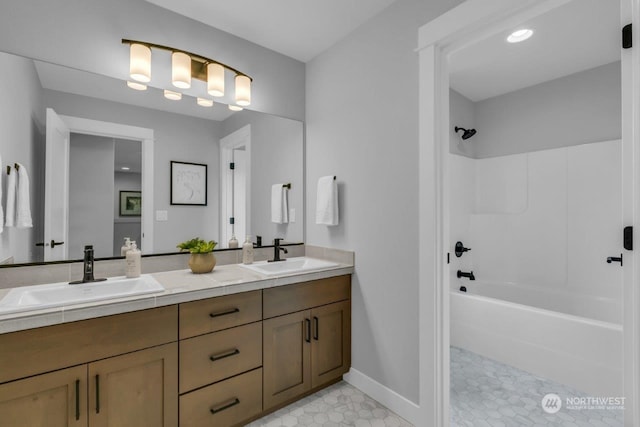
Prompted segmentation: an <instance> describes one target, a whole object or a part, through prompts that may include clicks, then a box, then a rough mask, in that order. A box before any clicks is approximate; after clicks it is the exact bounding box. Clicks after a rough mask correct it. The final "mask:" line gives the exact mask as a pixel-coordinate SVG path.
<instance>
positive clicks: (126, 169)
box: [120, 166, 131, 171]
mask: <svg viewBox="0 0 640 427" xmlns="http://www.w3.org/2000/svg"><path fill="white" fill-rule="evenodd" d="M120 169H122V170H123V171H128V170H129V169H131V168H128V167H126V166H122V167H121V168H120Z"/></svg>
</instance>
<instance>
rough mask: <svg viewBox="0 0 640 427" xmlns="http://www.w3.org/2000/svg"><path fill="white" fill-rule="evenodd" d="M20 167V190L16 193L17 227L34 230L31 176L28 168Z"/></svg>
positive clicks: (19, 165)
mask: <svg viewBox="0 0 640 427" xmlns="http://www.w3.org/2000/svg"><path fill="white" fill-rule="evenodd" d="M16 165H18V189H17V191H16V227H18V228H32V227H33V221H32V220H31V200H30V196H29V174H28V173H27V168H25V167H24V166H23V165H21V164H20V163H16Z"/></svg>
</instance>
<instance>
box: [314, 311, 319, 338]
mask: <svg viewBox="0 0 640 427" xmlns="http://www.w3.org/2000/svg"><path fill="white" fill-rule="evenodd" d="M313 323H314V324H315V328H314V329H313V339H314V340H316V341H318V338H319V337H320V331H319V329H320V320H318V318H317V317H316V316H313Z"/></svg>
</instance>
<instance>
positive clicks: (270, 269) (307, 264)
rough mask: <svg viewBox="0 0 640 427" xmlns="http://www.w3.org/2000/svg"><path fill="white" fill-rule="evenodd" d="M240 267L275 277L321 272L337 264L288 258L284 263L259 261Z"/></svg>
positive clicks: (309, 259) (313, 259)
mask: <svg viewBox="0 0 640 427" xmlns="http://www.w3.org/2000/svg"><path fill="white" fill-rule="evenodd" d="M240 266H241V267H244V268H248V269H249V270H253V271H256V272H258V273H261V274H264V275H267V276H275V275H279V274H295V273H305V272H308V271H316V270H323V269H325V268H331V267H336V266H338V263H335V262H331V261H325V260H322V259H316V258H307V257H298V258H288V259H287V260H286V261H281V262H267V261H259V262H254V263H253V264H248V265H245V264H240Z"/></svg>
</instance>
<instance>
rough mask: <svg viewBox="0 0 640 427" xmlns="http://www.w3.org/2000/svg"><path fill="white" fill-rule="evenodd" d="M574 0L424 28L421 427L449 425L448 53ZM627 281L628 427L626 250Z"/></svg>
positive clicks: (489, 7)
mask: <svg viewBox="0 0 640 427" xmlns="http://www.w3.org/2000/svg"><path fill="white" fill-rule="evenodd" d="M569 1H570V0H544V1H540V0H467V1H465V2H464V3H462V4H460V5H459V6H457V7H455V8H454V9H451V10H450V11H448V12H446V13H445V14H443V15H441V16H440V17H438V18H436V19H434V20H433V21H431V22H429V23H427V24H425V25H423V26H422V27H421V28H420V29H419V35H418V49H417V52H418V55H419V165H420V167H419V189H420V190H419V242H420V243H419V259H420V260H425V261H422V262H420V264H419V267H418V268H419V271H418V274H419V276H418V277H419V326H420V329H419V330H420V337H419V338H420V344H419V348H420V409H419V414H418V417H419V420H417V423H418V425H432V426H447V425H449V404H450V402H449V393H450V384H449V344H450V340H449V326H450V325H449V312H450V307H449V269H448V265H447V263H446V260H447V252H448V251H449V177H448V168H449V165H448V153H449V126H450V125H449V95H448V94H449V74H448V69H447V67H448V64H447V63H448V56H449V55H450V54H451V53H452V52H454V51H456V50H458V49H461V48H463V47H465V46H468V45H470V44H471V43H473V42H474V41H477V40H478V39H479V38H484V37H487V36H489V35H491V34H495V33H497V32H500V31H504V30H505V29H508V28H512V27H513V26H514V25H516V24H518V23H520V22H522V21H524V20H526V19H528V18H531V17H533V16H537V15H540V14H542V13H545V12H547V11H550V10H552V9H555V8H557V7H559V6H562V5H563V4H565V3H568V2H569ZM578 1H579V0H578ZM620 5H621V18H623V19H621V20H622V21H623V22H627V23H632V24H633V27H634V28H640V0H620ZM633 44H634V48H632V49H627V50H623V52H622V54H621V58H622V94H623V98H622V101H623V108H622V140H623V143H622V146H623V148H622V149H623V200H624V206H623V212H624V215H623V221H624V225H632V226H634V228H635V230H637V228H638V225H639V224H640V195H638V191H639V190H640V51H639V50H638V49H639V48H640V31H634V33H633ZM621 233H622V230H621ZM637 235H638V233H637V231H634V238H635V237H636V236H637ZM636 246H637V244H636ZM426 260H432V261H431V262H427V261H426ZM623 276H624V279H623V280H624V285H623V287H624V321H623V330H624V335H623V336H624V338H623V340H624V362H623V372H624V379H625V385H624V387H625V389H624V392H625V397H626V400H625V426H632V425H634V421H637V420H640V414H639V409H640V404H639V402H638V399H639V397H640V393H639V387H640V376H639V370H640V336H639V333H640V320H639V319H640V292H639V291H638V289H636V286H635V283H636V282H638V279H639V278H640V251H638V250H636V251H635V252H629V251H625V267H624V271H623ZM621 362H622V361H621ZM627 379H630V380H627Z"/></svg>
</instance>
